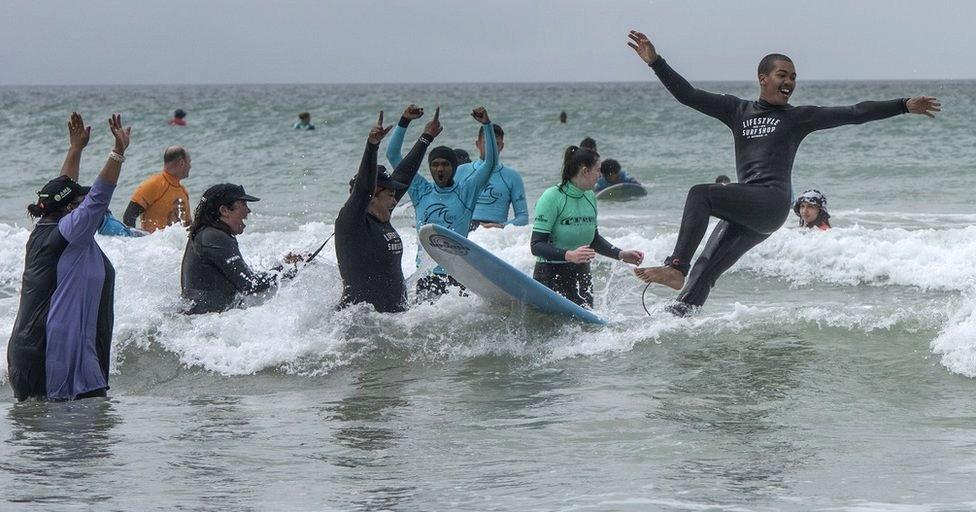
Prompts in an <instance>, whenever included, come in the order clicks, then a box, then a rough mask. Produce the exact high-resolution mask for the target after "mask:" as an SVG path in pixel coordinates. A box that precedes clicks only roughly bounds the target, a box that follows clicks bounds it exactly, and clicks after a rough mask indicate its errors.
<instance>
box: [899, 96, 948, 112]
mask: <svg viewBox="0 0 976 512" xmlns="http://www.w3.org/2000/svg"><path fill="white" fill-rule="evenodd" d="M905 106H906V107H908V111H909V112H911V113H912V114H922V115H925V116H929V117H935V112H942V103H939V100H938V99H936V98H934V97H932V96H915V97H914V98H911V99H910V100H908V103H906V104H905Z"/></svg>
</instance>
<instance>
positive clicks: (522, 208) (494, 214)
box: [457, 160, 529, 226]
mask: <svg viewBox="0 0 976 512" xmlns="http://www.w3.org/2000/svg"><path fill="white" fill-rule="evenodd" d="M484 165H485V162H484V160H478V161H476V162H470V163H467V164H464V165H462V166H460V167H458V171H457V175H458V176H465V175H468V174H470V173H473V172H475V171H477V170H478V169H481V167H482V166H484ZM508 205H512V210H514V211H515V217H514V218H513V219H511V220H509V218H508ZM471 220H474V221H478V222H493V223H495V224H502V225H508V224H512V225H515V226H524V225H526V224H528V223H529V205H528V204H527V203H526V202H525V185H523V184H522V177H521V176H519V173H518V171H516V170H515V169H512V168H511V167H509V166H507V165H505V164H503V163H501V162H499V163H498V164H496V165H495V170H494V171H492V173H491V178H490V179H489V180H488V186H486V187H485V190H484V191H483V192H481V195H480V196H479V197H478V204H477V205H476V206H475V208H474V214H473V215H472V216H471Z"/></svg>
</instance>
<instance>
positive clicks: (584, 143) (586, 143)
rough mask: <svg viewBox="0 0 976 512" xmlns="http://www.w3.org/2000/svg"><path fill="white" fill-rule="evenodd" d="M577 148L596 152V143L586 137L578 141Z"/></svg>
mask: <svg viewBox="0 0 976 512" xmlns="http://www.w3.org/2000/svg"><path fill="white" fill-rule="evenodd" d="M579 147H581V148H583V149H589V150H590V151H593V152H596V141H595V140H593V138H592V137H586V138H584V139H583V140H581V141H580V143H579Z"/></svg>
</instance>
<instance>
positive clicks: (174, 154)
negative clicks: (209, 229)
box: [122, 146, 193, 233]
mask: <svg viewBox="0 0 976 512" xmlns="http://www.w3.org/2000/svg"><path fill="white" fill-rule="evenodd" d="M189 175H190V153H189V152H187V150H186V148H184V147H183V146H170V147H168V148H166V151H164V152H163V170H162V172H160V173H158V174H154V175H152V176H150V177H149V178H146V180H145V181H143V182H142V183H141V184H140V185H139V187H138V188H136V191H135V192H134V193H133V194H132V200H131V201H130V202H129V206H128V208H126V209H125V214H124V215H122V223H123V224H125V225H126V226H129V227H135V226H136V218H138V217H139V216H142V229H143V230H145V231H148V232H150V233H152V232H153V231H156V230H157V229H162V228H165V227H166V226H169V225H172V224H177V223H179V224H182V225H183V226H184V227H188V226H189V225H190V222H191V221H192V220H193V219H192V218H191V216H190V206H189V205H190V195H189V194H188V193H187V191H186V188H185V187H184V186H183V185H182V184H181V183H180V181H181V180H183V179H184V178H186V177H187V176H189Z"/></svg>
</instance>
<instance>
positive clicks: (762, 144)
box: [628, 30, 941, 315]
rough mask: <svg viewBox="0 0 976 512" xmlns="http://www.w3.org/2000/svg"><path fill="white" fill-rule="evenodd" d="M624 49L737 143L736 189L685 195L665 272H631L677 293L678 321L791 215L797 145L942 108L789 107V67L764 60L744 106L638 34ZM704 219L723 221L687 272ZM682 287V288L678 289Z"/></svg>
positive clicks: (706, 187) (792, 77)
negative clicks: (695, 81) (690, 77)
mask: <svg viewBox="0 0 976 512" xmlns="http://www.w3.org/2000/svg"><path fill="white" fill-rule="evenodd" d="M629 37H630V41H629V42H628V45H630V47H631V48H633V49H634V51H636V52H637V55H638V56H639V57H640V58H641V59H642V60H643V61H644V62H645V63H646V64H647V65H649V66H650V67H651V69H653V70H654V72H655V73H656V74H657V76H658V78H659V79H660V80H661V82H662V83H663V84H664V86H665V88H667V90H668V91H669V92H670V93H671V94H672V95H673V96H674V97H675V99H677V100H678V101H679V102H680V103H682V104H684V105H687V106H690V107H692V108H694V109H695V110H698V111H699V112H701V113H703V114H706V115H708V116H711V117H714V118H716V119H718V120H720V121H722V123H723V124H725V125H726V126H727V127H728V128H729V129H730V130H732V135H733V138H734V139H735V157H736V175H737V177H738V183H729V184H726V185H722V184H718V183H710V184H702V185H695V186H694V187H692V188H691V190H690V191H689V192H688V197H687V200H686V202H685V208H684V215H683V217H682V220H681V228H680V230H679V232H678V241H677V243H676V244H675V247H674V251H673V252H672V253H671V255H670V256H668V258H667V259H666V260H665V262H664V266H660V267H650V268H641V269H637V270H636V271H635V272H636V273H637V276H638V277H639V278H640V279H641V280H643V281H644V282H647V283H660V284H664V285H666V286H669V287H671V288H673V289H675V290H682V291H681V293H680V294H679V295H678V298H677V302H675V303H674V304H672V305H671V306H669V308H668V310H669V311H670V312H671V313H673V314H676V315H684V314H686V313H687V312H689V311H691V310H692V309H693V308H694V307H698V306H701V305H702V304H704V303H705V299H706V298H707V297H708V294H709V292H710V291H711V288H712V286H714V285H715V281H716V280H717V279H718V278H719V276H721V275H722V273H723V272H725V271H726V270H728V269H729V267H731V266H732V265H733V264H734V263H735V262H736V261H738V259H739V258H740V257H742V255H743V254H745V253H746V252H747V251H749V249H751V248H753V247H755V246H756V245H758V244H759V243H761V242H762V241H763V240H765V239H766V238H767V237H769V235H770V234H772V233H773V232H775V231H776V230H777V229H779V228H780V227H781V226H782V225H783V223H784V222H785V221H786V218H787V217H788V216H789V211H790V206H791V204H792V200H791V197H790V196H791V190H792V184H791V173H792V169H793V159H794V157H795V156H796V150H797V148H798V147H799V145H800V142H801V141H802V140H803V139H804V137H806V136H807V135H809V134H810V133H813V132H815V131H818V130H825V129H829V128H834V127H837V126H842V125H847V124H860V123H865V122H868V121H876V120H879V119H885V118H889V117H894V116H897V115H899V114H904V113H913V114H921V115H926V116H929V117H935V116H934V113H935V112H939V111H941V108H940V107H941V104H940V103H939V101H938V100H936V99H935V98H933V97H930V96H918V97H914V98H900V99H894V100H890V101H865V102H862V103H858V104H857V105H853V106H849V107H814V106H801V107H794V106H792V105H790V104H789V99H790V96H791V95H792V94H793V92H794V89H795V88H796V70H795V68H794V66H793V61H792V60H790V58H789V57H787V56H785V55H782V54H777V53H774V54H770V55H767V56H766V57H764V58H763V59H762V61H760V63H759V68H758V79H759V86H760V94H759V99H758V100H756V101H748V100H743V99H740V98H736V97H735V96H731V95H728V94H713V93H710V92H706V91H703V90H701V89H695V88H694V87H692V86H691V84H689V83H688V82H687V81H686V80H685V79H684V78H682V77H681V76H680V75H679V74H678V73H677V72H675V71H674V70H673V69H671V67H670V66H669V65H668V63H667V62H665V60H664V58H662V57H661V56H660V55H658V53H657V51H656V50H655V48H654V45H652V44H651V41H650V40H649V39H648V38H647V36H645V35H644V34H642V33H640V32H636V31H633V30H632V31H630V35H629ZM709 217H717V218H719V219H722V222H720V223H719V225H718V226H717V227H716V228H715V230H714V232H713V233H712V237H711V238H710V239H709V241H708V243H707V246H706V248H705V250H704V251H702V254H701V256H699V258H698V260H697V261H696V262H695V267H694V269H692V270H691V276H690V279H689V282H688V283H687V284H685V276H687V275H688V271H689V269H690V267H691V265H690V263H691V257H692V256H693V255H694V253H695V249H696V248H697V247H698V245H699V244H700V243H701V240H702V238H703V237H704V235H705V230H706V229H707V227H708V219H709ZM682 288H683V289H682Z"/></svg>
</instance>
